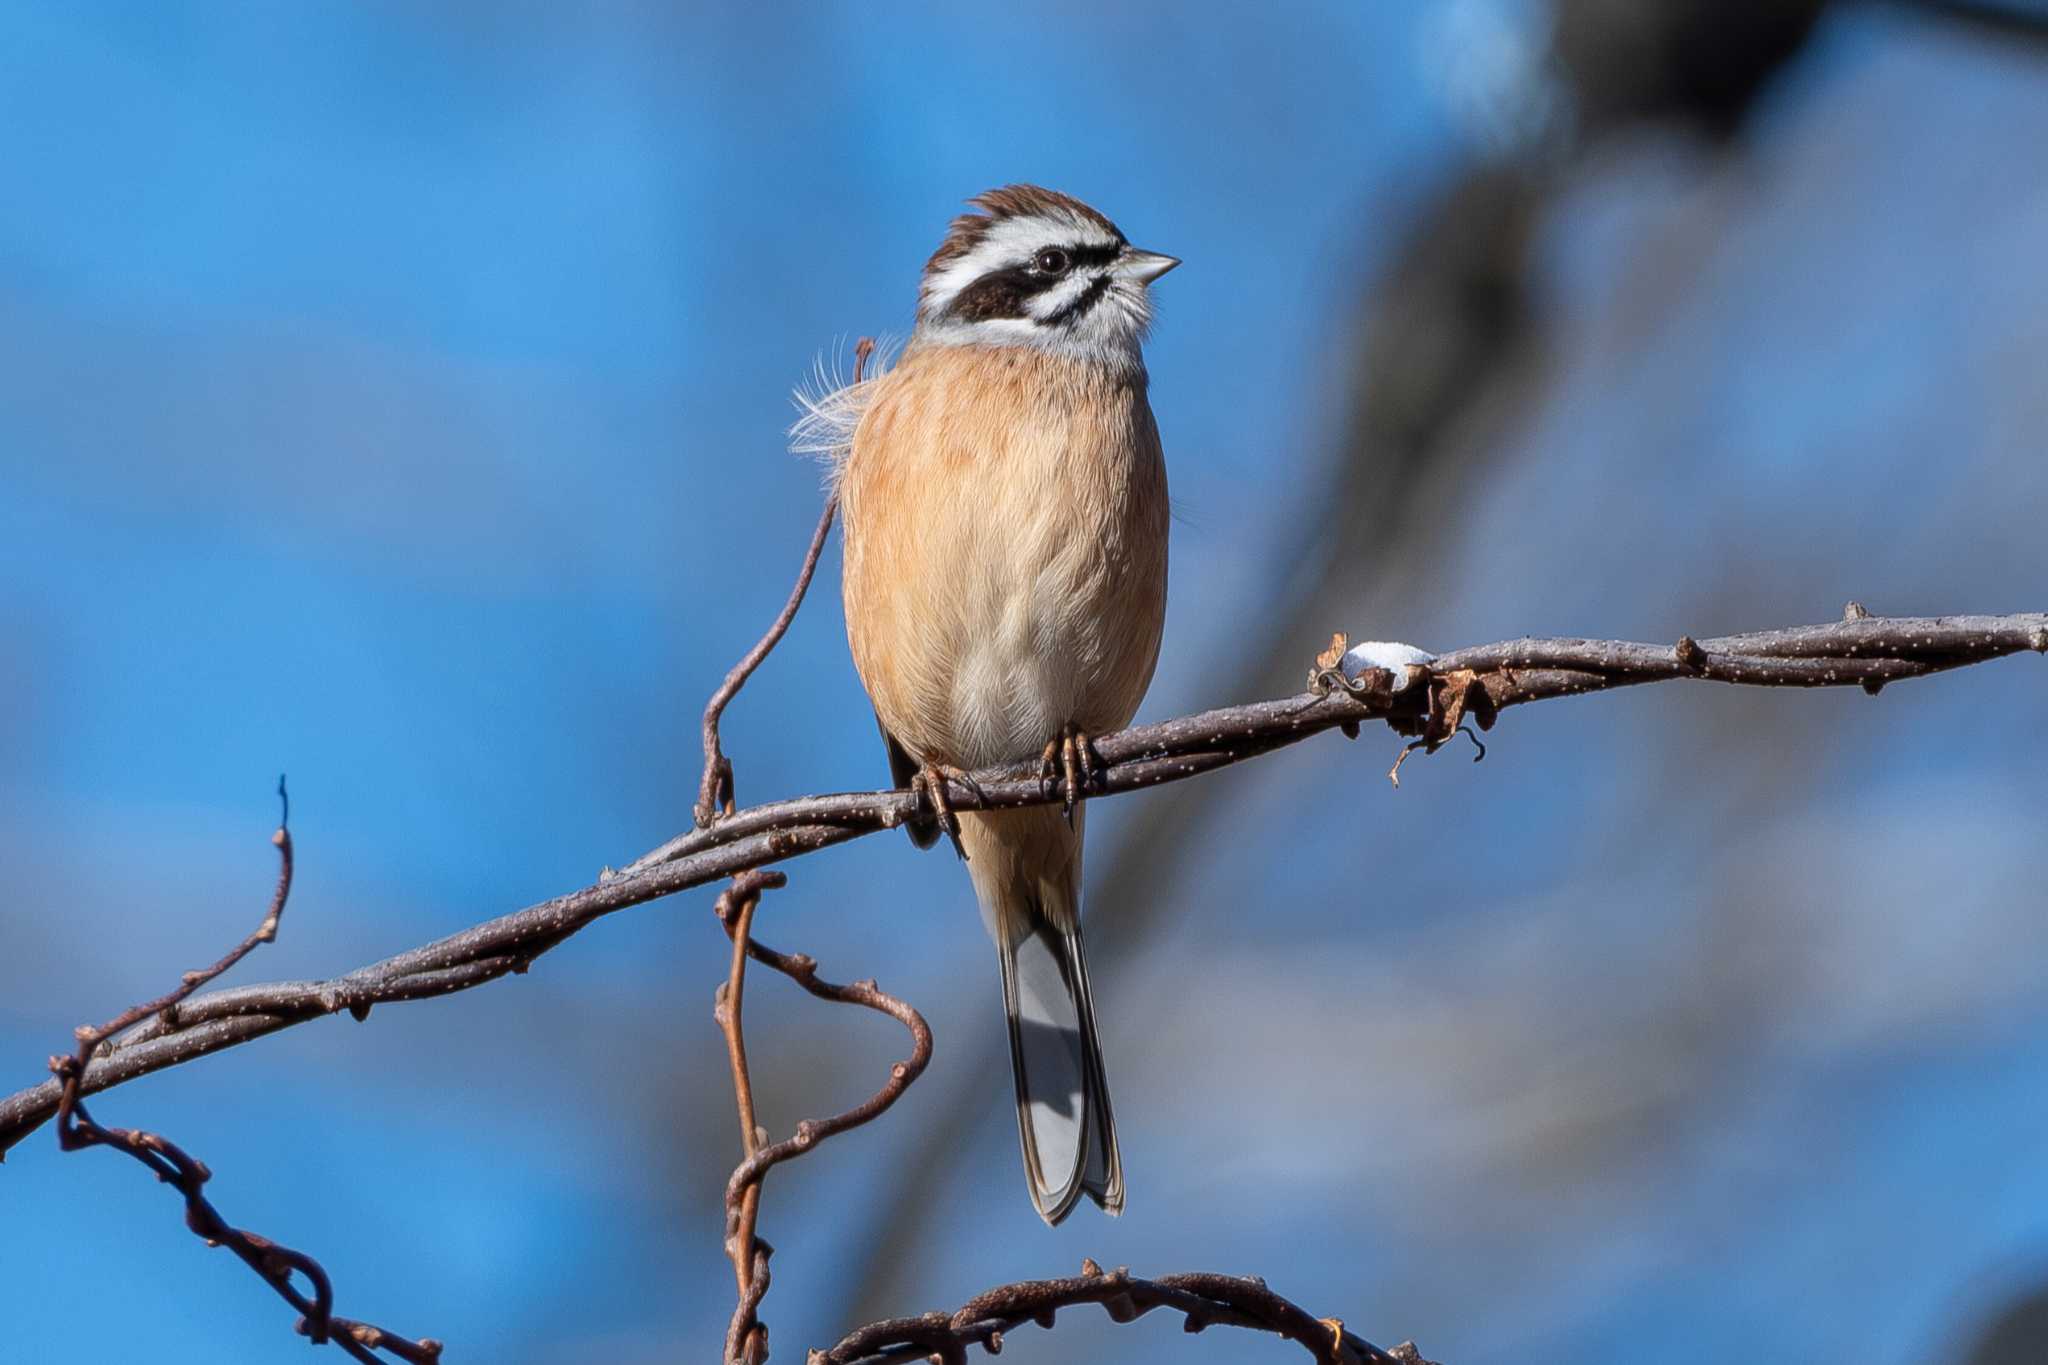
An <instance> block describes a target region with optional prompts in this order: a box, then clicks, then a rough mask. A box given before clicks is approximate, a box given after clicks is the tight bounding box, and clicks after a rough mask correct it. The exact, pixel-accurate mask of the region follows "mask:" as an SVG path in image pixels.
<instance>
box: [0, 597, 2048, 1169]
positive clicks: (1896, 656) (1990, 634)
mask: <svg viewBox="0 0 2048 1365" xmlns="http://www.w3.org/2000/svg"><path fill="white" fill-rule="evenodd" d="M2026 651H2034V652H2036V653H2048V613H2043V612H2031V613H2024V614H2019V615H2011V616H1941V617H1899V618H1888V617H1881V616H1869V617H1858V616H1855V615H1854V614H1853V613H1852V614H1851V616H1850V618H1849V619H1845V620H1842V621H1836V622H1831V623H1829V624H1826V625H1817V626H1796V627H1792V628H1789V629H1786V630H1772V631H1759V632H1755V633H1752V634H1747V635H1731V636H1726V637H1723V638H1719V639H1703V640H1696V641H1695V640H1690V639H1689V637H1688V638H1686V639H1681V641H1680V642H1679V644H1677V645H1654V644H1637V643H1631V642H1626V641H1614V640H1578V639H1551V640H1541V639H1523V640H1508V641H1503V642H1501V643H1499V644H1492V645H1481V646H1478V647H1476V648H1472V649H1463V650H1458V651H1456V652H1454V653H1450V654H1446V655H1442V656H1440V657H1439V658H1438V659H1437V660H1436V661H1435V663H1434V664H1433V665H1432V666H1431V668H1430V677H1429V681H1428V685H1427V686H1426V687H1423V686H1418V687H1415V688H1412V689H1409V690H1408V691H1405V692H1402V693H1399V694H1393V693H1391V692H1389V691H1387V690H1385V688H1384V682H1385V679H1384V675H1374V674H1370V673H1368V674H1367V675H1365V677H1364V678H1362V679H1352V680H1348V681H1349V682H1350V685H1349V686H1338V685H1335V684H1334V683H1333V682H1331V681H1330V680H1329V679H1328V678H1326V677H1325V678H1321V679H1319V681H1320V682H1322V683H1323V684H1324V685H1325V690H1324V691H1322V692H1320V693H1319V692H1317V691H1315V690H1311V691H1309V692H1306V693H1303V694H1301V695H1298V696H1293V697H1286V698H1281V699H1277V700H1273V701H1262V702H1253V703H1251V704H1249V705H1244V706H1228V707H1223V708H1220V709H1218V710H1214V711H1205V712H1202V713H1201V714H1199V715H1193V716H1183V717H1181V718H1179V719H1176V720H1168V721H1161V722H1159V723H1157V724H1153V725H1141V726H1135V727H1133V728H1131V729H1128V730H1124V731H1121V732H1120V733H1117V734H1114V735H1107V736H1102V737H1098V738H1097V740H1096V745H1095V747H1096V751H1097V753H1098V754H1099V755H1100V756H1101V758H1102V760H1103V769H1102V780H1101V782H1100V784H1099V785H1098V787H1097V790H1096V792H1095V794H1096V795H1098V796H1102V795H1115V794H1118V793H1121V792H1128V791H1136V790H1138V789H1141V788H1145V787H1152V786H1157V785H1159V784H1161V783H1164V782H1173V781H1179V780H1180V779H1182V778H1187V777H1193V776H1195V775H1197V774H1199V773H1205V772H1211V771H1214V770H1215V769H1217V768H1221V767H1226V766H1228V765H1230V764H1233V763H1240V762H1243V761H1244V760H1246V759H1249V758H1254V757H1256V756H1258V755H1260V754H1264V753H1269V752H1271V751H1272V750H1274V749H1279V748H1283V747H1285V746H1287V745H1290V744H1296V743H1299V742H1300V741H1302V740H1304V739H1307V738H1309V737H1310V736H1311V735H1316V734H1320V733H1322V732H1324V731H1326V730H1332V729H1338V728H1340V727H1351V728H1355V727H1356V726H1358V725H1359V724H1361V723H1363V722H1366V721H1375V720H1383V721H1388V722H1390V723H1393V724H1396V725H1398V726H1401V727H1405V728H1406V729H1408V730H1409V731H1410V732H1416V731H1420V732H1421V733H1429V732H1430V730H1429V727H1430V726H1432V725H1436V726H1438V727H1441V725H1442V724H1443V722H1444V721H1445V720H1447V719H1448V718H1449V717H1450V716H1451V715H1452V714H1453V713H1454V712H1455V713H1456V714H1457V715H1458V716H1459V717H1460V718H1462V719H1464V720H1467V721H1472V722H1476V723H1477V724H1478V725H1479V727H1480V728H1481V729H1485V728H1489V727H1490V726H1491V725H1492V723H1493V722H1494V721H1495V720H1496V719H1497V718H1498V717H1499V715H1500V713H1501V712H1502V711H1505V710H1507V709H1508V708H1509V707H1513V706H1520V705H1522V704H1524V703H1527V702H1534V701H1543V700H1547V699H1549V698H1552V697H1563V696H1572V695H1577V694H1580V693H1587V692H1597V691H1605V690H1607V689H1609V688H1615V687H1632V686H1635V685H1636V684H1639V683H1650V682H1664V681H1668V680H1672V679H1679V678H1693V679H1705V680H1710V681H1717V682H1727V683H1736V684H1742V685H1748V686H1759V687H1842V686H1860V687H1864V688H1866V689H1868V688H1870V687H1872V686H1877V687H1882V686H1884V685H1886V684H1888V683H1892V682H1897V681H1900V680H1902V679H1908V678H1917V677H1921V676H1924V675H1926V674H1930V673H1937V672H1941V671H1943V670H1945V669H1951V668H1960V667H1963V666H1965V665H1969V664H1977V663H1983V662H1985V661H1987V660H1990V659H1997V658H2002V657H2004V656H2005V655H2008V654H2018V653H2022V652H2026ZM1455 728H1456V727H1455V725H1453V726H1452V729H1455ZM1446 733H1447V732H1446ZM1036 766H1037V765H1036V764H1035V763H1032V764H1026V765H1023V766H1022V767H1020V768H1016V769H1010V770H1004V769H990V770H988V771H986V772H983V773H977V774H975V777H976V780H977V782H978V784H979V786H980V788H981V795H980V796H979V797H977V796H976V795H975V793H974V792H972V791H969V790H966V789H964V788H961V787H960V786H959V785H958V784H953V785H954V791H953V801H954V804H955V805H957V806H960V807H962V808H965V809H970V810H971V809H975V808H976V807H977V806H979V805H981V804H983V802H984V801H985V803H986V805H987V806H989V807H1009V806H1031V805H1044V804H1048V803H1050V802H1053V801H1057V800H1059V794H1058V793H1057V792H1049V791H1047V790H1045V788H1044V787H1042V786H1041V785H1040V783H1039V780H1038V775H1037V772H1036V771H1035V769H1036ZM917 809H918V804H917V798H916V797H914V796H913V795H912V794H911V793H909V792H906V791H900V790H898V791H874V792H846V793H840V794H837V795H831V796H806V797H798V798H795V799H792V800H785V801H774V802H769V803H767V804H764V805H759V806H751V807H747V808H745V809H741V810H738V811H735V812H734V813H733V814H731V815H728V816H725V817H723V818H721V819H719V820H718V821H716V822H715V823H714V824H713V825H712V826H711V827H710V828H708V829H695V830H691V831H689V832H688V833H685V834H681V835H678V836H677V837H676V838H674V839H671V840H669V841H668V842H667V843H665V844H663V845H662V846H661V847H659V848H657V849H654V850H652V851H651V852H649V853H647V854H646V855H644V856H642V857H641V858H638V859H636V860H635V861H634V862H633V863H632V864H631V865H630V866H628V867H627V868H626V869H625V870H624V871H622V872H607V873H606V874H605V875H604V876H603V877H601V878H600V879H599V880H598V881H597V882H596V883H595V884H594V885H591V886H587V887H585V888H583V889H582V890H580V891H575V892H571V893H570V894H568V895H565V896H558V897H556V898H555V899H553V900H549V901H543V902H541V903H540V904H538V905H533V906H529V907H528V908H526V909H524V910H518V911H514V912H513V913H511V914H508V915H502V916H499V917H498V918H496V919H492V920H487V921H485V922H483V923H481V924H478V925H474V926H472V927H471V928H468V929H465V930H463V931H461V932H459V933H456V934H452V935H450V936H449V937H447V938H443V939H438V940H436V941H435V942H432V943H428V944H425V945H423V946H421V947H418V948H412V949H409V950H407V951H405V952H402V953H399V954H397V955H395V956H393V957H388V958H385V959H384V960H383V961H381V962H375V963H371V964H370V965H368V966H365V967H360V968H358V969H356V970H355V971H352V972H349V973H347V974H345V975H342V976H338V977H333V978H330V979H328V980H325V981H278V982H270V983H267V984H263V985H252V986H237V987H229V988H226V989H222V990H212V991H207V992H205V993H203V994H198V995H194V996H192V997H191V998H190V999H187V1000H185V1001H184V1002H183V1003H182V1004H181V1005H180V1006H179V1008H178V1009H177V1011H176V1014H175V1017H174V1018H171V1019H166V1018H164V1017H162V1016H161V1015H158V1016H154V1017H151V1018H149V1019H148V1020H147V1021H145V1022H143V1023H142V1024H141V1025H140V1026H139V1027H136V1028H134V1029H133V1030H132V1031H130V1032H129V1033H127V1034H125V1035H124V1036H122V1037H119V1038H108V1039H106V1040H105V1041H103V1042H101V1043H99V1044H98V1045H97V1046H96V1047H94V1048H92V1049H90V1054H91V1057H90V1062H89V1064H88V1065H87V1066H86V1069H85V1073H84V1076H83V1078H82V1080H81V1082H80V1084H79V1087H78V1090H79V1093H80V1094H87V1095H89V1094H93V1093H95V1092H97V1091H100V1090H104V1089H106V1088H107V1087H109V1086H114V1085H120V1084H123V1083H125V1082H127V1081H131V1080H134V1079H136V1078H137V1077H139V1076H146V1075H149V1074H150V1073H152V1072H156V1071H161V1070H163V1069H164V1068H166V1067H170V1066H177V1065H180V1064H182V1063H184V1062H189V1061H191V1060H193V1059H194V1058H196V1057H202V1056H205V1055H207V1054H208V1053H212V1052H218V1051H220V1050H222V1049H223V1048H228V1047H234V1046H237V1045H239V1044H241V1043H246V1042H248V1041H249V1040H251V1039H252V1038H258V1037H261V1036H263V1035H264V1034H267V1033H274V1032H276V1031H277V1030H279V1029H283V1028H289V1027H291V1026H293V1025H296V1024H302V1023H305V1022H306V1021H308V1020H311V1019H318V1018H323V1017H325V1016H327V1015H331V1014H336V1013H339V1012H340V1011H342V1010H347V1011H348V1012H349V1013H350V1014H352V1015H353V1016H355V1017H356V1018H358V1019H360V1018H363V1017H365V1016H367V1015H368V1013H369V1011H370V1009H371V1007H372V1006H374V1005H378V1004H384V1003H387V1002H397V1001H402V1000H422V999H427V998H429V997H433V996H439V995H447V994H450V993H452V992H454V991H460V990H466V989H468V988H470V987H472V986H479V985H482V984H483V983H485V982H487V981H493V980H496V979H497V978H498V977H500V976H503V975H505V974H506V973H508V972H523V971H525V970H526V969H527V968H528V967H529V966H531V965H532V963H533V960H534V959H535V958H537V957H538V956H540V955H541V954H542V953H544V952H546V951H547V950H548V949H550V948H552V947H554V946H555V945H556V944H558V943H560V942H561V941H562V940H564V939H566V938H568V937H569V936H570V935H572V934H574V933H576V932H578V931H579V930H581V929H583V928H584V927H586V926H587V925H589V924H590V923H591V922H592V921H593V920H596V919H599V918H601V917H602V916H605V915H608V914H611V913H613V912H615V911H619V910H624V909H627V908H629V907H631V906H635V905H644V904H646V903H647V902H649V901H653V900H657V899H659V898H661V897H663V896H668V895H673V894H674V893H676V892H678V891H685V890H688V889H690V888H691V887H696V886H703V885H706V884H708V883H710V882H714V881H718V880H721V879H723V878H726V877H730V876H732V875H733V874H735V873H739V872H745V871H748V870H750V869H753V868H758V867H764V866H767V865H769V864H771V863H778V862H782V861H784V860H786V859H789V858H793V857H797V856H799V855H802V854H805V853H810V852H813V851H815V850H818V849H821V848H827V847H830V846H831V845H834V844H841V843H845V842H846V841H848V840H850V839H857V838H861V837H863V836H865V835H869V834H873V833H876V832H878V831H881V830H886V829H893V828H895V827H897V826H899V825H901V824H902V823H903V822H904V821H905V820H906V819H908V818H910V817H911V816H912V815H913V814H915V813H916V812H917ZM60 1088H61V1087H60V1086H59V1083H58V1082H57V1081H55V1080H50V1081H45V1082H43V1083H42V1084H41V1085H37V1086H32V1087H30V1088H28V1089H26V1090H21V1091H18V1092H16V1093H15V1094H13V1095H9V1096H7V1097H6V1098H4V1099H0V1152H4V1151H5V1150H6V1149H7V1148H8V1147H10V1146H12V1145H13V1144H14V1143H16V1142H18V1141H20V1140H21V1138H22V1137H23V1136H25V1135H26V1134H28V1133H30V1132H32V1131H34V1130H35V1129H36V1128H37V1127H39V1126H40V1125H41V1124H43V1123H45V1122H47V1121H48V1120H49V1119H50V1118H51V1116H53V1115H54V1114H55V1113H56V1111H57V1104H58V1099H59V1093H60Z"/></svg>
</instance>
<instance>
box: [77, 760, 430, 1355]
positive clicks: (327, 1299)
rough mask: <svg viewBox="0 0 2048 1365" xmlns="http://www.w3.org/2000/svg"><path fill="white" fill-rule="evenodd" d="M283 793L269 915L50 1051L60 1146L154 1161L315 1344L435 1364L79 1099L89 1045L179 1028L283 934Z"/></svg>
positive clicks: (139, 1136)
mask: <svg viewBox="0 0 2048 1365" xmlns="http://www.w3.org/2000/svg"><path fill="white" fill-rule="evenodd" d="M277 796H278V801H279V802H280V804H281V806H282V811H281V813H280V815H279V817H278V825H277V832H276V833H275V834H273V835H271V836H270V842H271V843H272V844H274V845H276V847H277V858H278V868H277V888H276V890H274V891H273V892H272V893H271V897H270V908H269V909H268V910H267V911H265V912H264V916H263V922H262V923H261V924H259V925H257V926H256V929H255V931H254V932H252V933H251V934H250V935H249V936H248V937H247V938H245V939H243V940H242V941H241V942H240V943H239V944H237V945H235V947H233V948H232V949H230V950H229V951H228V952H227V953H226V954H225V955H224V956H223V957H222V958H221V959H220V961H218V962H216V963H214V964H213V965H212V966H211V967H207V968H205V969H204V970H201V971H193V972H186V973H185V975H184V977H183V978H182V979H181V980H180V982H179V983H178V986H177V988H176V989H175V990H172V991H169V992H167V993H166V994H164V995H160V996H158V997H157V998H156V999H154V1000H145V1001H143V1002H142V1003H141V1004H139V1005H133V1006H130V1007H129V1008H128V1009H126V1010H123V1011H122V1012H121V1013H120V1014H118V1015H116V1016H114V1018H112V1019H110V1020H108V1021H107V1022H106V1023H104V1024H101V1025H100V1026H99V1027H97V1028H93V1027H90V1026H87V1027H83V1028H79V1029H77V1030H76V1031H75V1033H74V1036H75V1037H76V1038H77V1040H78V1050H77V1051H76V1052H75V1053H73V1054H72V1055H71V1056H68V1057H52V1058H50V1071H51V1072H52V1074H54V1075H55V1076H56V1078H57V1084H58V1086H59V1093H58V1097H57V1146H58V1147H59V1148H61V1149H62V1150H64V1151H67V1152H75V1151H78V1150H80V1149H82V1148H86V1147H111V1148H113V1149H114V1150H115V1151H117V1152H125V1153H127V1154H128V1155H129V1156H132V1157H134V1158H135V1159H136V1160H137V1161H139V1162H141V1163H142V1164H143V1165H145V1166H147V1167H149V1169H150V1170H152V1171H154V1172H155V1173H156V1177H157V1179H159V1180H161V1181H163V1182H164V1183H165V1184H168V1185H170V1186H171V1187H172V1188H173V1189H175V1190H177V1191H178V1193H180V1194H182V1195H183V1196H185V1226H186V1227H188V1228H190V1229H192V1232H193V1234H194V1235H195V1236H197V1237H199V1238H201V1239H202V1240H204V1241H205V1242H206V1244H207V1245H208V1246H224V1247H226V1248H227V1249H228V1250H230V1251H232V1252H234V1253H235V1255H236V1256H238V1257H240V1258H241V1260H242V1263H243V1264H245V1265H247V1266H248V1267H249V1268H250V1269H251V1270H253V1271H255V1272H256V1273H257V1274H258V1275H260V1276H262V1277H263V1281H264V1283H266V1284H268V1285H269V1286H270V1287H271V1288H272V1289H274V1290H276V1291H277V1294H278V1296H279V1297H280V1298H282V1299H283V1300H284V1301H285V1302H286V1303H289V1304H290V1305H291V1306H292V1307H293V1308H295V1309H297V1310H298V1312H299V1321H298V1328H297V1330H298V1332H299V1334H300V1335H301V1336H304V1337H307V1338H309V1339H311V1340H312V1342H313V1343H314V1344H315V1345H321V1344H324V1343H328V1342H332V1343H333V1344H334V1345H336V1346H339V1347H341V1349H342V1350H344V1351H346V1352H347V1353H348V1354H349V1355H351V1356H353V1357H355V1358H356V1359H357V1360H361V1361H368V1362H370V1365H376V1361H377V1359H378V1357H377V1355H376V1352H378V1351H388V1352H390V1353H391V1354H392V1355H394V1356H396V1357H398V1358H399V1359H401V1360H405V1361H409V1362H412V1365H430V1362H433V1361H437V1360H439V1359H440V1357H441V1343H439V1342H437V1341H435V1340H433V1339H432V1338H427V1339H425V1340H421V1341H412V1340H409V1339H408V1338H405V1337H401V1336H397V1335H395V1334H393V1333H389V1332H386V1331H384V1330H383V1329H382V1328H380V1327H375V1326H372V1325H371V1324H369V1323H365V1322H355V1321H352V1320H350V1319H348V1318H337V1317H335V1316H334V1315H333V1307H334V1289H333V1286H332V1284H331V1283H330V1282H329V1281H328V1278H327V1272H326V1271H325V1270H323V1269H322V1268H321V1266H320V1263H319V1262H318V1261H315V1260H314V1259H313V1258H312V1257H311V1256H308V1255H306V1254H305V1253H304V1252H302V1251H294V1250H292V1249H291V1248H290V1247H286V1246H279V1245H278V1244H277V1243H276V1242H273V1241H271V1240H270V1239H269V1238H267V1237H262V1236H259V1235H258V1234H256V1233H253V1232H248V1231H244V1230H243V1229H241V1228H232V1227H229V1226H228V1224H227V1221H226V1220H225V1219H223V1218H222V1217H221V1216H220V1211H219V1210H218V1209H216V1208H214V1206H213V1204H212V1202H211V1201H210V1200H208V1199H207V1198H206V1194H205V1186H206V1182H207V1181H209V1180H211V1179H212V1178H213V1172H212V1171H210V1170H208V1169H207V1166H206V1163H205V1162H203V1161H201V1160H199V1159H198V1158H197V1157H195V1156H192V1155H191V1154H190V1153H188V1152H186V1151H185V1150H184V1149H183V1148H181V1147H179V1146H178V1145H177V1144H176V1143H174V1142H171V1141H170V1140H168V1139H167V1138H164V1137H162V1136H160V1135H159V1134H156V1133H146V1132H143V1131H141V1130H139V1129H132V1128H103V1127H101V1126H100V1125H99V1124H98V1123H95V1122H94V1121H93V1118H92V1115H90V1114H89V1113H87V1112H86V1108H85V1104H84V1101H82V1100H81V1099H80V1098H79V1083H80V1079H81V1077H83V1076H84V1074H85V1071H86V1065H87V1062H88V1060H89V1059H90V1058H91V1056H92V1053H93V1052H94V1050H95V1049H97V1048H98V1047H99V1046H100V1044H101V1043H103V1042H105V1041H107V1040H108V1039H110V1038H112V1037H114V1036H115V1035H116V1034H118V1033H120V1032H121V1031H122V1030H124V1029H127V1028H131V1027H133V1026H134V1025H136V1024H139V1023H141V1022H142V1021H143V1020H144V1019H147V1018H149V1017H150V1016H152V1015H155V1016H157V1017H158V1018H159V1019H161V1020H163V1021H164V1023H165V1026H166V1027H168V1028H173V1029H175V1028H177V1027H178V1019H177V1010H178V1006H179V1005H180V1004H182V1003H183V1002H184V1001H185V1000H186V999H187V998H189V997H190V996H191V994H192V993H193V992H194V991H196V990H198V989H199V988H200V987H201V986H204V985H205V984H206V983H207V982H209V981H212V980H213V979H214V978H216V977H218V976H219V975H220V974H221V973H223V972H225V971H227V970H228V969H229V968H230V967H232V966H234V965H235V964H236V963H237V962H240V961H241V960H242V959H243V958H245V957H247V956H248V955H249V954H250V953H251V952H252V951H254V950H255V948H256V946H257V945H258V944H261V943H269V942H271V941H272V940H274V939H275V938H276V937H277V926H278V921H279V920H280V919H281V918H282V917H283V915H284V906H285V901H286V899H287V898H288V897H289V896H290V895H291V889H292V836H291V828H290V826H291V798H290V797H289V796H288V795H287V794H286V792H285V786H284V779H283V778H282V777H280V778H278V779H277ZM295 1272H296V1273H297V1274H299V1275H301V1276H304V1277H305V1280H306V1283H307V1284H308V1285H310V1286H311V1288H312V1295H311V1297H308V1296H307V1295H306V1294H304V1293H302V1292H301V1291H300V1290H299V1288H298V1286H297V1285H295V1284H294V1283H293V1282H292V1276H293V1274H294V1273H295Z"/></svg>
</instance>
